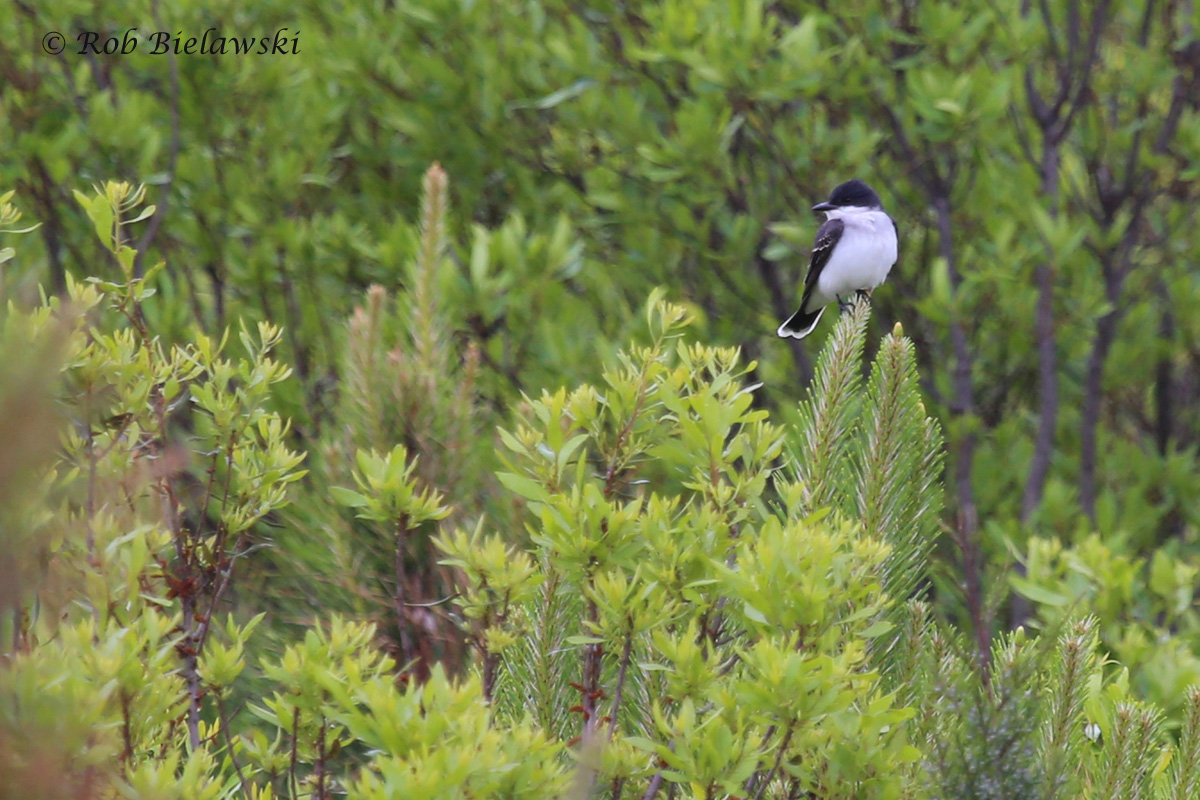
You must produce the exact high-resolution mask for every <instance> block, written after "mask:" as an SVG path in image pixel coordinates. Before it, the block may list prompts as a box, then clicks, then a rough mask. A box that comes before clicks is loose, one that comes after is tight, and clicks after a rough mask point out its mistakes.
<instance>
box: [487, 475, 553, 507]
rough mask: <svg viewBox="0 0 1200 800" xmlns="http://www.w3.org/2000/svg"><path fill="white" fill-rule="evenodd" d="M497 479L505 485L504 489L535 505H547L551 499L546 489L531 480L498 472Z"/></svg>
mask: <svg viewBox="0 0 1200 800" xmlns="http://www.w3.org/2000/svg"><path fill="white" fill-rule="evenodd" d="M496 477H497V478H499V479H500V483H501V484H503V485H504V488H506V489H508V490H509V491H510V492H513V493H514V494H516V495H519V496H520V497H524V498H525V499H526V500H532V501H533V502H535V503H545V502H547V501H548V500H549V499H550V494H549V493H548V492H547V491H546V487H544V486H542V485H541V484H540V483H538V482H537V481H535V480H533V479H531V478H526V477H524V476H522V475H516V474H514V473H512V472H498V473H496Z"/></svg>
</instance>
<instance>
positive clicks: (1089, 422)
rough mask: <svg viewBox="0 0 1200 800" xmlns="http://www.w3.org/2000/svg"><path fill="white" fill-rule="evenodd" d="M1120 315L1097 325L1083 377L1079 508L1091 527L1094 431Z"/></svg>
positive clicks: (1108, 316) (1111, 315) (1093, 518)
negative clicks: (1106, 366)
mask: <svg viewBox="0 0 1200 800" xmlns="http://www.w3.org/2000/svg"><path fill="white" fill-rule="evenodd" d="M1119 317H1120V312H1119V311H1118V310H1117V309H1116V308H1114V309H1113V310H1112V311H1110V312H1108V313H1107V314H1105V315H1104V316H1103V317H1101V318H1100V321H1099V322H1098V323H1096V337H1095V338H1094V339H1093V340H1092V352H1091V353H1090V354H1089V355H1088V360H1087V367H1086V368H1085V371H1084V376H1083V408H1082V415H1083V429H1082V430H1081V431H1080V437H1079V504H1080V505H1081V506H1082V507H1083V513H1085V514H1087V516H1088V519H1090V520H1091V521H1092V522H1093V523H1095V521H1096V450H1097V447H1096V429H1097V428H1098V427H1099V424H1100V404H1101V392H1102V390H1103V388H1104V362H1105V361H1107V360H1108V351H1109V350H1110V349H1111V348H1112V343H1113V340H1114V339H1115V338H1116V333H1117V322H1118V321H1119Z"/></svg>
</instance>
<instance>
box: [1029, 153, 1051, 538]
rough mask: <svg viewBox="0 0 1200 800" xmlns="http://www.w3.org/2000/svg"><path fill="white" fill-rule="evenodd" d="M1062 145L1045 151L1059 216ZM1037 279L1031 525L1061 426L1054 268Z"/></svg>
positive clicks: (1046, 188)
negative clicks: (1035, 429) (1034, 437)
mask: <svg viewBox="0 0 1200 800" xmlns="http://www.w3.org/2000/svg"><path fill="white" fill-rule="evenodd" d="M1058 164H1059V157H1058V146H1057V144H1053V143H1047V144H1046V145H1045V149H1044V151H1043V154H1042V192H1043V193H1044V195H1045V196H1046V198H1047V199H1048V200H1049V203H1050V216H1051V217H1057V216H1058V209H1057V205H1058ZM1034 273H1035V278H1036V280H1037V287H1038V298H1037V317H1036V320H1035V323H1034V325H1035V330H1036V331H1037V347H1038V405H1039V408H1038V430H1037V438H1036V439H1034V442H1033V459H1032V461H1031V462H1030V465H1029V476H1028V479H1027V480H1026V482H1025V493H1024V495H1023V496H1022V498H1021V523H1022V524H1028V523H1029V520H1030V519H1031V518H1032V517H1033V514H1034V512H1036V511H1037V509H1038V507H1039V506H1040V505H1041V504H1042V495H1043V494H1044V493H1045V490H1046V478H1047V476H1048V475H1049V473H1050V462H1051V460H1052V459H1053V456H1054V432H1055V429H1056V428H1057V425H1058V341H1057V337H1056V335H1055V323H1054V267H1053V265H1052V264H1051V263H1049V261H1042V262H1040V263H1039V264H1038V265H1037V267H1036V268H1035V270H1034Z"/></svg>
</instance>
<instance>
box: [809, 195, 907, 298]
mask: <svg viewBox="0 0 1200 800" xmlns="http://www.w3.org/2000/svg"><path fill="white" fill-rule="evenodd" d="M829 216H830V218H831V219H833V218H839V219H841V220H842V224H843V225H845V228H844V229H843V230H842V237H841V239H840V240H839V241H838V243H837V246H836V247H834V248H833V253H831V254H830V256H829V263H827V264H826V265H825V269H823V270H821V274H820V275H819V276H818V277H817V289H818V290H819V291H820V293H821V294H823V295H825V296H826V297H828V298H830V299H832V298H834V297H837V296H838V295H842V296H845V295H848V294H853V293H854V292H855V291H857V290H859V289H874V288H875V287H876V286H878V285H879V284H881V283H883V281H884V279H885V278H887V275H888V272H890V271H891V269H892V265H893V264H895V263H896V228H895V227H894V226H893V225H892V220H891V218H890V217H888V215H887V214H885V213H883V212H882V211H866V210H855V211H850V210H848V209H846V210H843V209H838V210H836V211H834V212H831V213H830V214H829Z"/></svg>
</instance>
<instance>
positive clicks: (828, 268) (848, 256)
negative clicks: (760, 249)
mask: <svg viewBox="0 0 1200 800" xmlns="http://www.w3.org/2000/svg"><path fill="white" fill-rule="evenodd" d="M813 211H824V212H825V221H824V222H823V223H821V227H820V228H818V229H817V238H816V241H815V242H814V243H813V251H812V258H811V259H810V261H809V264H808V275H807V276H805V278H804V296H803V297H802V298H801V299H800V308H799V310H797V311H796V313H795V314H792V316H791V317H789V318H788V320H787V322H785V323H783V324H782V325H780V326H779V331H778V333H779V335H780V336H785V337H786V336H791V337H794V338H796V339H803V338H804V337H805V336H808V335H809V334H810V333H812V332H813V328H815V327H817V323H818V322H819V321H820V319H821V314H822V313H823V312H824V311H825V306H827V305H829V304H830V303H832V302H833V301H834V300H835V299H836V300H837V301H838V303H839V304H844V303H845V301H844V300H843V299H842V295H845V294H850V293H851V292H861V293H865V294H867V295H870V293H871V290H872V289H874V288H875V287H876V286H878V285H879V284H881V283H883V281H884V279H885V278H887V275H888V272H889V271H891V269H892V265H893V264H895V263H896V236H897V231H896V223H895V222H894V221H893V220H892V218H891V217H889V216H888V215H887V214H886V213H885V212H884V210H883V203H882V201H880V199H879V195H877V194H875V190H874V189H872V188H871V187H870V186H867V185H866V184H865V183H863V182H862V181H860V180H858V179H855V180H852V181H846V182H845V183H843V184H841V185H839V186H838V187H837V188H836V189H834V190H833V194H831V195H829V201H828V202H825V203H817V204H816V205H815V206H813Z"/></svg>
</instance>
